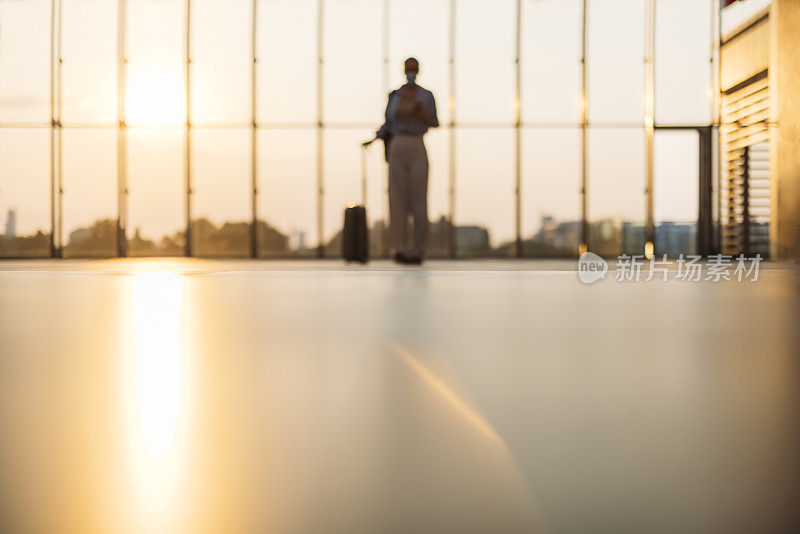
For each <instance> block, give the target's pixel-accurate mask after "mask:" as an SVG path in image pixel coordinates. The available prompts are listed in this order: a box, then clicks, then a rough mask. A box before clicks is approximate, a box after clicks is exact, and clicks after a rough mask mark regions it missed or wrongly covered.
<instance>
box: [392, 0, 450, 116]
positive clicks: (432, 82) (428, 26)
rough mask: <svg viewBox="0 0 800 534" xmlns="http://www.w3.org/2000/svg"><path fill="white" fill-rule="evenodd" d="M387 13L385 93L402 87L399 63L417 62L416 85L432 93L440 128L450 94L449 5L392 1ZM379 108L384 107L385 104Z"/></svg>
mask: <svg viewBox="0 0 800 534" xmlns="http://www.w3.org/2000/svg"><path fill="white" fill-rule="evenodd" d="M390 9H391V22H390V24H391V26H390V29H389V39H390V45H389V49H390V59H389V85H390V87H389V88H387V89H396V88H397V87H400V86H401V85H403V84H404V83H406V79H405V74H404V65H403V62H404V61H405V60H406V59H407V58H409V57H415V58H417V60H419V63H420V72H419V79H418V82H419V84H420V85H421V86H422V87H425V88H426V89H428V90H430V91H432V92H433V95H434V97H435V98H436V107H437V113H438V115H439V121H440V122H442V123H443V124H444V123H446V122H447V121H448V120H449V119H450V112H449V106H448V104H447V98H448V94H449V91H450V78H449V70H448V62H449V60H448V46H449V45H448V43H449V36H448V33H447V25H448V20H449V19H448V17H449V2H448V1H447V0H393V1H392V2H391V8H390ZM420 13H425V16H424V17H420ZM383 96H384V97H385V96H386V95H385V94H384V95H383ZM383 105H384V107H385V105H386V103H385V101H384V104H383ZM381 111H383V110H381Z"/></svg>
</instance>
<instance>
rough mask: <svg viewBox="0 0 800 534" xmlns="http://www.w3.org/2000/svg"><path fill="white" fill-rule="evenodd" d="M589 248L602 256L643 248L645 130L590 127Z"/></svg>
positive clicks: (638, 250)
mask: <svg viewBox="0 0 800 534" xmlns="http://www.w3.org/2000/svg"><path fill="white" fill-rule="evenodd" d="M588 142H589V150H588V152H589V177H588V182H589V184H588V204H589V215H588V217H589V220H590V221H591V227H590V229H589V232H590V244H589V250H591V251H592V252H595V253H597V254H600V255H602V256H609V257H615V256H619V255H620V254H622V253H626V254H642V253H643V251H644V221H645V195H644V186H645V179H644V168H645V167H644V166H645V162H644V142H645V140H644V131H643V130H639V129H622V128H618V129H600V128H595V129H591V130H589V140H588Z"/></svg>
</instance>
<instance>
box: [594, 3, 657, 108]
mask: <svg viewBox="0 0 800 534" xmlns="http://www.w3.org/2000/svg"><path fill="white" fill-rule="evenodd" d="M646 4H647V3H646V2H643V1H642V0H590V3H589V13H588V15H589V37H588V38H589V41H588V51H587V55H588V58H587V62H588V63H587V76H588V79H587V83H588V89H587V91H588V98H589V120H591V121H592V122H602V123H641V122H642V121H643V109H644V108H643V98H644V96H643V92H644V54H645V50H644V42H645V7H646Z"/></svg>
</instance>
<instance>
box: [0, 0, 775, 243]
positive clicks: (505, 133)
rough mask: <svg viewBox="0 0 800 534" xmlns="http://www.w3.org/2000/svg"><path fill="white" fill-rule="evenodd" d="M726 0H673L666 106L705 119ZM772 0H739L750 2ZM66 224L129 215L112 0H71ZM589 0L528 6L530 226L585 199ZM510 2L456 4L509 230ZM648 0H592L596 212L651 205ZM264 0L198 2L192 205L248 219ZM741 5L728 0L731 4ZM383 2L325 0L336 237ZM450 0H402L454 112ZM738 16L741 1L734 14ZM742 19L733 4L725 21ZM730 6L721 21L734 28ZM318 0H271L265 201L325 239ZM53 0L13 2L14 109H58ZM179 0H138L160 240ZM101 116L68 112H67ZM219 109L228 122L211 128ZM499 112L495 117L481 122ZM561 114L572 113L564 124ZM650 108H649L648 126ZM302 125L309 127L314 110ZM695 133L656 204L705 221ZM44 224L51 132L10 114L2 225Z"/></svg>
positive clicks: (662, 41)
mask: <svg viewBox="0 0 800 534" xmlns="http://www.w3.org/2000/svg"><path fill="white" fill-rule="evenodd" d="M710 2H711V0H658V1H657V29H656V37H657V41H656V64H657V70H656V80H657V81H656V95H657V100H656V110H657V111H656V121H657V123H659V124H687V125H704V124H707V123H708V122H709V120H710V102H709V98H708V97H709V92H710V83H711V74H710V67H709V53H710V50H711V36H710V33H711V19H710V15H711V7H710V5H711V4H710ZM759 3H760V4H764V2H763V1H762V0H750V1H749V2H744V3H743V4H742V5H740V6H737V7H736V10H737V11H736V12H733V11H732V12H733V15H734V16H739V17H740V18H741V17H743V16H745V15H741V13H744V12H745V11H746V10H747V9H750V10H752V8H753V5H756V4H759ZM63 4H64V13H63V31H64V33H63V58H64V62H63V123H64V124H65V126H67V128H66V129H65V131H64V187H65V197H64V207H65V214H64V219H65V239H66V238H67V237H68V235H69V232H70V231H71V230H72V229H74V228H75V227H78V226H81V225H86V224H89V223H90V222H91V221H93V220H95V219H98V218H103V217H109V218H113V217H115V216H116V174H115V173H116V138H115V135H116V133H115V130H114V129H113V124H114V122H115V120H116V94H117V91H116V20H117V13H116V9H117V2H116V0H63ZM581 4H582V2H581V0H525V1H524V4H523V44H522V62H523V63H522V68H523V80H522V81H523V94H522V101H521V105H522V113H523V122H525V123H526V124H528V125H531V126H535V125H537V124H538V125H540V126H545V125H546V126H547V127H546V128H545V127H539V128H536V127H530V128H525V130H524V134H523V173H524V176H523V210H524V218H523V227H524V233H525V234H526V235H529V234H530V233H532V232H534V231H536V230H537V229H538V227H539V222H540V218H541V216H542V215H544V214H550V215H554V216H555V217H556V218H558V219H561V220H576V219H579V217H580V211H579V195H578V190H579V189H578V186H579V180H580V132H579V130H578V129H577V128H576V127H575V126H576V124H577V122H578V121H579V117H580V99H579V96H580V63H579V58H580V24H581ZM515 5H516V2H515V0H494V1H491V2H488V1H481V0H459V1H458V18H457V31H456V57H457V62H456V117H455V118H456V120H457V122H458V123H459V124H461V125H463V128H462V129H459V130H458V131H457V133H456V143H457V144H456V146H457V154H458V157H457V206H456V213H457V215H456V217H457V222H458V223H459V224H481V225H484V226H487V227H489V229H490V232H491V235H492V240H493V242H494V244H497V243H499V242H500V241H503V240H507V239H510V238H511V237H512V236H513V169H514V167H513V154H514V133H513V129H511V128H510V125H511V123H512V122H513V118H514V63H513V57H514V15H515ZM645 5H646V3H645V2H644V1H643V0H591V1H590V29H589V110H590V120H591V121H592V122H594V123H595V124H597V125H598V126H614V127H605V128H604V127H597V128H594V129H593V130H592V131H591V132H590V149H589V154H590V173H591V174H590V192H591V193H590V194H591V196H590V217H591V218H592V219H600V218H605V217H609V216H617V215H618V216H621V217H623V218H625V219H629V220H636V221H642V220H643V219H644V193H643V187H644V133H643V130H642V128H641V124H642V121H643V112H642V108H643V102H642V91H643V86H644V64H643V57H644V44H645V34H644V32H645V25H644V20H645ZM251 9H252V7H251V2H250V0H195V1H194V2H193V14H192V17H193V18H192V23H193V26H192V32H193V35H192V58H193V66H192V81H191V92H192V122H193V123H194V124H195V125H196V126H197V130H196V131H195V133H194V137H193V147H194V160H193V162H194V168H195V170H196V171H195V174H194V180H195V189H196V194H195V204H194V205H195V208H194V209H195V214H196V215H197V216H207V217H209V218H211V219H212V220H215V221H223V220H247V219H248V218H249V217H250V213H249V188H250V183H249V181H250V175H249V173H250V171H249V164H250V153H249V152H250V145H249V130H248V129H247V123H248V121H249V120H250V119H249V117H250V93H249V91H250V35H251V33H250V32H251V20H250V17H251ZM730 9H731V10H733V8H730ZM382 17H383V2H382V1H381V0H326V2H325V31H324V43H323V44H324V48H325V54H324V61H325V63H324V65H325V67H324V84H325V93H324V98H323V110H324V122H325V123H327V124H329V125H330V126H331V127H330V129H328V130H326V132H325V135H324V138H325V160H324V168H325V219H324V220H325V237H326V239H327V238H328V237H330V236H331V235H332V234H334V233H335V232H336V231H337V230H338V229H339V226H340V224H341V211H342V208H343V207H344V206H345V205H346V204H347V203H349V202H353V201H356V200H358V198H359V192H358V186H359V161H360V159H359V142H360V141H362V140H364V139H367V138H369V137H370V136H371V133H372V131H373V130H374V128H375V127H377V126H378V125H379V124H380V122H381V121H382V113H383V108H384V106H385V97H386V90H387V88H386V87H384V86H383V81H382V72H383V71H382V44H381V43H382V24H381V21H382ZM447 17H448V1H447V0H394V1H392V2H391V25H390V32H389V36H390V58H391V63H390V66H391V84H390V85H391V86H392V87H394V86H398V85H400V84H401V83H402V80H403V72H402V60H403V59H404V58H405V57H407V56H410V55H413V56H415V57H417V58H419V60H420V62H421V65H422V67H421V75H420V79H419V82H420V84H421V85H423V86H425V87H427V88H429V89H431V90H432V91H433V92H434V94H435V96H436V98H437V104H438V108H439V115H440V120H441V121H442V123H443V124H444V123H446V122H447V121H449V120H450V113H449V110H448V94H449V90H450V88H449V82H448V68H447V53H448V35H447V20H448V19H447ZM729 19H731V17H729ZM731 20H733V19H731ZM731 20H728V21H726V23H727V24H728V25H730V24H732V22H731ZM316 24H317V0H260V3H259V20H258V59H259V62H258V77H257V83H258V98H257V101H258V104H257V107H258V120H259V122H260V123H263V124H273V125H279V126H282V128H270V129H263V130H261V131H260V132H259V139H258V147H259V152H258V165H259V180H260V197H259V210H260V216H261V218H263V219H265V220H267V221H268V222H270V223H271V224H273V225H275V226H277V227H278V228H279V229H280V230H282V231H284V232H286V231H290V230H303V231H305V232H306V234H307V236H308V237H307V239H308V240H309V241H310V242H311V243H313V242H314V240H315V238H316V236H315V227H316V225H315V212H316V199H315V180H316V174H315V169H316V167H315V165H316V163H315V158H316V132H315V131H314V130H313V125H314V123H315V121H316V115H317V105H316V93H315V91H316V84H317V77H316V48H317V40H316ZM49 28H50V0H0V122H1V123H3V124H18V123H26V124H34V123H35V124H42V125H46V124H48V122H49ZM184 29H185V1H178V0H129V1H128V24H127V31H128V34H127V47H128V51H127V55H128V59H129V63H128V72H127V88H126V89H127V99H126V106H127V113H128V123H129V124H130V125H131V126H132V129H131V131H130V137H129V181H130V201H129V203H130V208H129V212H130V223H129V226H130V228H131V229H134V228H137V227H139V228H141V230H142V233H143V234H144V235H145V236H149V237H159V236H160V235H161V234H164V233H168V232H174V231H176V230H179V229H180V228H181V227H182V225H183V220H184V213H183V198H182V194H183V193H182V192H183V187H184V184H183V132H182V129H181V127H180V125H181V124H182V123H183V121H184V117H185V115H184V108H185V96H184V95H185V79H184V63H183V62H184V57H185V56H184V55H185V33H184ZM70 124H73V125H77V124H80V125H87V124H91V125H96V126H97V128H94V129H87V128H69V125H70ZM214 124H217V125H219V124H225V125H226V126H228V127H227V128H225V129H203V125H207V126H208V125H214ZM469 125H492V126H494V127H493V128H489V129H487V128H480V129H479V128H470V127H469ZM556 125H558V126H559V127H558V128H554V126H556ZM637 125H638V126H637ZM301 126H305V127H306V128H301ZM426 142H427V144H428V151H429V154H430V158H431V181H430V194H431V196H430V216H431V218H432V219H435V218H438V217H439V215H440V214H442V213H445V212H446V210H447V177H448V168H447V165H448V159H447V142H448V133H447V130H446V129H441V130H439V131H435V132H432V133H431V134H429V135H428V137H427V140H426ZM370 157H371V159H370V165H369V174H370V202H369V208H370V216H371V218H373V219H377V218H381V217H383V214H384V212H385V203H386V202H385V197H384V196H383V192H384V189H385V182H384V180H385V177H384V172H385V171H384V164H383V161H382V153H381V150H380V149H379V148H378V147H377V145H376V146H375V147H374V150H372V152H371V154H370ZM696 169H697V138H696V135H695V134H694V133H693V132H686V133H682V132H679V133H658V134H657V138H656V189H655V191H656V193H655V195H656V197H655V198H656V202H655V206H656V208H655V209H656V219H657V220H676V221H693V220H695V219H696V211H697V171H696ZM9 208H15V209H16V210H17V211H18V231H19V232H20V233H27V232H32V231H35V230H36V229H37V228H41V229H43V230H47V229H49V131H48V129H46V128H36V129H11V128H3V129H0V222H3V223H4V222H5V214H6V211H7V210H8V209H9Z"/></svg>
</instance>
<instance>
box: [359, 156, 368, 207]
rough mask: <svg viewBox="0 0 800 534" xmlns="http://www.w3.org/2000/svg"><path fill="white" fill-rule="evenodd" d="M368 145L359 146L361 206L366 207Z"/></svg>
mask: <svg viewBox="0 0 800 534" xmlns="http://www.w3.org/2000/svg"><path fill="white" fill-rule="evenodd" d="M368 148H369V144H366V143H364V144H362V145H361V205H362V206H364V207H366V206H367V149H368Z"/></svg>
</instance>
